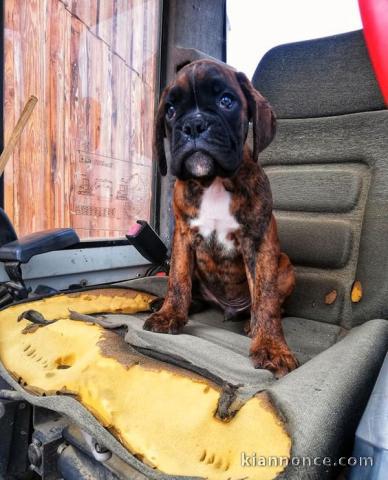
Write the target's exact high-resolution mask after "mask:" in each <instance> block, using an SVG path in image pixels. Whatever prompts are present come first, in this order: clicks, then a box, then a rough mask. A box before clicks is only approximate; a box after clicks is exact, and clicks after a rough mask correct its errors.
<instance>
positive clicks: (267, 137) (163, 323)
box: [144, 60, 298, 376]
mask: <svg viewBox="0 0 388 480" xmlns="http://www.w3.org/2000/svg"><path fill="white" fill-rule="evenodd" d="M249 121H252V123H253V131H254V139H253V140H254V142H253V143H254V146H253V152H252V151H251V150H250V148H249V147H248V145H247V144H246V139H247V133H248V124H249ZM275 124H276V121H275V115H274V113H273V111H272V109H271V107H270V105H269V104H268V102H267V101H266V100H265V99H264V98H263V97H262V96H261V95H260V93H259V92H258V91H256V90H255V89H254V87H253V86H252V84H251V83H250V81H249V80H248V79H247V77H246V76H245V75H244V74H243V73H237V72H236V71H235V70H233V69H232V68H229V67H226V66H224V65H221V64H219V63H216V62H212V61H208V60H200V61H197V62H193V63H191V64H189V65H187V66H186V67H184V68H183V69H182V70H180V72H179V73H178V75H177V77H176V79H175V81H174V82H172V84H170V85H169V86H168V87H167V88H166V89H165V90H164V92H163V94H162V98H161V101H160V105H159V110H158V113H157V117H156V128H155V145H154V147H155V156H156V157H157V158H158V161H159V168H160V172H161V174H162V175H165V174H166V172H167V163H166V156H165V151H164V138H165V137H167V138H168V140H169V143H170V149H171V165H170V168H171V172H172V174H173V175H174V176H176V177H177V179H176V182H175V186H174V200H173V207H174V214H175V232H174V239H173V246H172V258H171V270H170V276H169V284H168V292H167V296H166V298H165V301H164V303H163V306H162V307H161V309H160V310H159V311H158V312H156V313H154V314H152V315H151V316H150V317H149V318H148V320H147V321H146V322H145V324H144V328H145V329H146V330H152V331H154V332H160V333H178V332H179V331H181V329H182V328H183V326H184V325H185V324H186V323H187V321H188V311H189V307H190V303H191V300H192V295H193V288H194V287H196V288H198V290H199V292H200V294H201V295H202V297H203V298H204V299H205V300H207V301H210V302H212V303H213V304H215V305H217V306H218V307H220V308H221V309H222V310H224V312H225V316H226V318H232V317H234V316H238V315H241V314H242V313H244V312H245V313H246V312H248V313H249V310H250V323H249V326H248V328H247V331H248V333H249V335H250V336H251V337H252V343H251V348H250V356H251V358H252V362H253V365H254V366H255V367H256V368H266V369H269V370H271V371H272V372H274V373H275V375H276V376H282V375H284V374H286V373H287V372H289V371H291V370H293V369H294V368H296V367H297V365H298V364H297V361H296V359H295V357H294V355H293V354H292V353H291V351H290V349H289V348H288V346H287V344H286V341H285V339H284V335H283V330H282V324H281V305H282V303H283V301H284V299H285V298H286V297H287V296H288V295H289V294H290V293H291V292H292V290H293V287H294V283H295V278H294V272H293V268H292V265H291V263H290V261H289V259H288V257H287V255H285V254H284V253H281V251H280V247H279V240H278V235H277V230H276V223H275V219H274V217H273V215H272V196H271V190H270V186H269V182H268V179H267V176H266V175H265V173H264V171H263V169H262V168H261V166H260V165H259V164H258V163H257V157H258V154H259V152H260V151H262V150H263V149H264V148H265V147H266V146H267V145H268V144H269V143H270V142H271V141H272V139H273V136H274V134H275Z"/></svg>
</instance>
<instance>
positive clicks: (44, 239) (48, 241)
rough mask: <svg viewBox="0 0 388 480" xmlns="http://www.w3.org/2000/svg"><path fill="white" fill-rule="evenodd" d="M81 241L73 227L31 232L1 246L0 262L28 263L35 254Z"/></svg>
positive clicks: (60, 248) (59, 248)
mask: <svg viewBox="0 0 388 480" xmlns="http://www.w3.org/2000/svg"><path fill="white" fill-rule="evenodd" d="M79 241H80V240H79V237H78V235H77V234H76V233H75V231H74V230H73V229H72V228H54V229H53V230H45V231H43V232H36V233H31V234H30V235H26V236H25V237H22V238H19V240H15V241H14V242H10V243H7V244H5V245H3V246H2V247H0V262H20V263H27V262H28V261H29V260H30V259H31V258H32V257H34V256H35V255H39V254H41V253H46V252H52V251H54V250H62V249H64V248H66V247H70V246H71V245H75V244H76V243H78V242H79Z"/></svg>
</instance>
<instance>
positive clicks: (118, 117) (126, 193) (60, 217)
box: [4, 0, 160, 238]
mask: <svg viewBox="0 0 388 480" xmlns="http://www.w3.org/2000/svg"><path fill="white" fill-rule="evenodd" d="M159 15H160V2H159V0H6V2H5V79H4V83H5V91H4V97H5V109H4V110H5V113H4V122H5V140H7V138H9V135H10V132H11V130H12V128H13V126H14V124H15V122H16V120H17V118H18V115H19V114H20V112H21V110H22V108H23V105H24V103H25V101H26V100H27V99H28V97H29V96H30V95H31V94H34V95H36V96H37V97H38V99H39V102H38V105H37V107H36V109H35V112H34V114H33V117H32V119H31V122H30V124H29V125H28V127H27V129H26V131H25V133H24V134H23V138H22V140H21V143H20V145H19V146H18V147H17V149H16V151H15V153H14V155H13V158H12V159H11V160H10V161H9V164H8V166H7V168H6V172H5V176H4V181H5V185H4V187H5V188H4V190H5V209H6V211H7V213H8V215H9V216H10V218H11V220H12V222H13V223H14V225H15V228H16V230H17V232H18V234H19V235H23V234H26V233H31V232H34V231H37V230H42V229H48V228H54V227H63V226H71V227H74V228H76V229H77V231H78V233H79V234H80V236H81V237H83V238H101V237H114V236H116V237H117V236H120V235H123V234H124V233H125V232H126V231H127V229H128V226H129V225H130V224H131V223H133V222H134V221H135V220H136V219H138V218H142V219H149V217H150V202H151V185H152V169H151V157H152V148H151V140H152V139H151V136H152V122H153V116H154V108H155V95H156V83H157V68H158V48H159V45H158V43H159V41H158V40H159V31H158V28H159Z"/></svg>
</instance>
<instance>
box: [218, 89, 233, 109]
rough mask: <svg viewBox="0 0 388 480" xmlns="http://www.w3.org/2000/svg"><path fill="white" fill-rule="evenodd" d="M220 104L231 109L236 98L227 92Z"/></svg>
mask: <svg viewBox="0 0 388 480" xmlns="http://www.w3.org/2000/svg"><path fill="white" fill-rule="evenodd" d="M219 103H220V106H221V107H222V108H224V109H225V110H230V109H231V108H232V107H233V105H234V99H233V97H232V96H231V95H229V94H227V93H225V94H224V95H222V97H221V98H220V102H219Z"/></svg>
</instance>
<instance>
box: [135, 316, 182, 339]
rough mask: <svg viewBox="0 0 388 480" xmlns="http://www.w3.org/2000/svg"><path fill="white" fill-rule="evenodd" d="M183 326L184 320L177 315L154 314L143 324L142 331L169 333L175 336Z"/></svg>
mask: <svg viewBox="0 0 388 480" xmlns="http://www.w3.org/2000/svg"><path fill="white" fill-rule="evenodd" d="M185 324H186V320H185V319H184V318H180V317H178V316H177V315H166V314H163V313H160V312H156V313H153V314H152V315H151V316H150V317H149V318H147V320H146V321H145V322H144V325H143V329H144V330H149V331H150V332H156V333H171V334H173V335H176V334H177V333H179V332H180V331H181V330H182V328H183V327H184V325H185Z"/></svg>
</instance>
